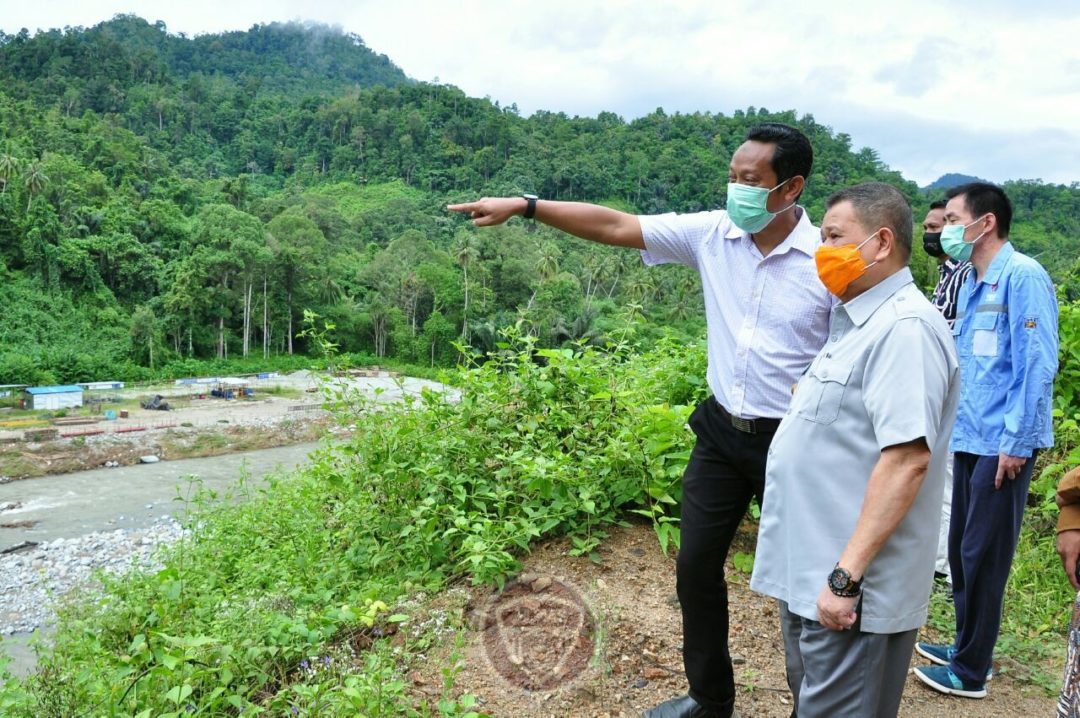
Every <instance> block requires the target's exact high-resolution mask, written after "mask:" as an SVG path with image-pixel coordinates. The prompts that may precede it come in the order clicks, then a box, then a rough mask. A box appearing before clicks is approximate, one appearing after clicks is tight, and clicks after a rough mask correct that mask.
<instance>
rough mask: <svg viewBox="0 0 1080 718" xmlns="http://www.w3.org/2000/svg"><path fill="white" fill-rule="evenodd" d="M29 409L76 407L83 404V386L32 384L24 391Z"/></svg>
mask: <svg viewBox="0 0 1080 718" xmlns="http://www.w3.org/2000/svg"><path fill="white" fill-rule="evenodd" d="M23 394H24V395H25V396H24V402H25V407H26V408H27V409H47V410H49V411H54V410H56V409H74V408H75V407H78V406H82V405H83V390H82V387H81V386H74V385H66V386H31V387H28V388H27V389H25V390H24V391H23Z"/></svg>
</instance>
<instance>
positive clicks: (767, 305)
mask: <svg viewBox="0 0 1080 718" xmlns="http://www.w3.org/2000/svg"><path fill="white" fill-rule="evenodd" d="M798 212H799V221H798V224H796V225H795V228H794V229H793V230H792V231H791V234H789V235H788V236H787V237H786V238H785V239H784V241H783V242H781V243H780V245H779V246H777V247H776V249H774V250H773V251H772V252H770V253H769V256H767V257H763V256H762V255H761V252H760V250H758V248H757V245H756V244H754V240H753V239H752V238H751V236H750V235H749V234H748V233H746V232H744V231H742V230H741V229H739V228H738V227H736V226H735V225H734V224H733V223H732V222H731V220H730V219H729V218H728V214H727V212H725V211H723V210H717V211H713V212H699V213H695V214H663V215H650V216H642V217H639V218H638V219H639V220H640V222H641V231H642V235H643V237H644V239H645V249H644V250H643V251H642V253H641V255H642V258H643V259H644V261H645V263H646V264H648V265H655V264H666V263H672V262H674V263H678V264H685V265H686V266H688V267H691V268H693V269H694V270H696V271H697V272H698V274H700V275H701V284H702V290H703V291H704V295H705V319H706V324H707V326H708V355H709V367H708V372H707V374H706V377H707V380H708V383H709V388H710V389H711V390H712V392H713V395H714V396H715V397H716V400H717V401H718V402H720V404H721V405H722V406H723V407H724V408H725V409H726V410H727V411H728V412H730V413H731V414H732V415H734V416H738V417H743V418H747V419H760V418H769V419H775V418H779V417H781V416H783V414H784V412H785V411H787V408H788V404H789V403H790V402H791V386H792V385H793V384H794V383H795V382H796V381H797V380H798V378H799V376H800V375H801V374H802V373H803V371H804V370H805V369H806V367H807V365H809V364H810V361H811V360H812V359H813V358H814V355H815V354H817V352H818V349H820V348H821V346H822V345H823V344H824V343H825V339H826V337H827V335H828V331H829V310H830V309H831V307H832V305H833V299H832V295H830V294H829V292H828V291H827V290H826V289H825V287H824V285H822V283H821V280H819V279H818V276H817V268H816V265H815V263H814V252H815V251H816V250H817V248H818V246H819V245H820V244H821V235H820V233H819V231H818V229H817V227H814V226H813V225H812V224H811V223H810V219H809V217H807V214H806V212H805V210H803V209H802V208H801V207H800V208H798Z"/></svg>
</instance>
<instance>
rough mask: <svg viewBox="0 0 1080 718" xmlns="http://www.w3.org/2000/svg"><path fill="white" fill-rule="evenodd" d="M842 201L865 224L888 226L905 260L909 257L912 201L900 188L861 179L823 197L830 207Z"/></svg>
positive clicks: (869, 225)
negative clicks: (848, 205)
mask: <svg viewBox="0 0 1080 718" xmlns="http://www.w3.org/2000/svg"><path fill="white" fill-rule="evenodd" d="M841 202H850V203H851V207H852V208H853V209H854V210H855V216H856V217H858V218H859V222H861V223H862V224H863V226H865V227H867V228H872V227H888V228H889V229H891V230H892V232H893V234H894V235H896V242H897V244H899V245H900V246H901V247H902V248H903V251H904V260H905V261H906V260H907V259H908V258H909V257H911V227H912V225H913V224H914V221H913V220H912V217H911V205H910V204H909V203H908V201H907V197H905V196H904V195H902V194H900V190H898V189H896V188H895V187H893V186H892V185H891V184H885V183H884V182H864V183H863V184H857V185H855V186H853V187H847V188H845V189H842V190H840V191H839V192H834V193H833V194H832V196H831V197H829V199H827V200H826V201H825V208H826V209H832V208H833V207H834V206H836V205H838V204H840V203H841Z"/></svg>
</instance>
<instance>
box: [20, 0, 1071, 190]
mask: <svg viewBox="0 0 1080 718" xmlns="http://www.w3.org/2000/svg"><path fill="white" fill-rule="evenodd" d="M122 12H123V13H135V14H138V15H140V16H142V17H144V18H146V19H147V20H149V21H151V22H153V21H156V20H162V21H164V22H165V24H166V25H167V27H168V29H169V31H170V32H174V33H175V32H184V33H187V34H188V35H195V34H201V33H206V32H217V31H221V30H242V29H247V28H248V27H250V26H251V25H253V24H255V23H261V22H271V21H275V20H315V21H319V22H324V23H329V24H334V25H339V26H341V28H343V29H344V30H345V31H347V32H351V33H355V34H357V35H359V36H361V37H362V38H363V39H364V41H365V42H366V44H367V45H368V47H370V48H372V49H373V50H375V51H377V52H380V53H384V54H386V55H388V56H389V57H390V58H391V59H392V60H393V61H394V62H395V63H396V64H397V65H399V66H400V67H401V68H402V69H403V70H404V71H405V72H406V73H407V74H408V75H409V76H411V77H413V78H416V79H418V80H426V81H431V80H435V79H436V78H437V79H438V81H439V82H442V83H446V84H453V85H456V86H458V87H460V88H461V89H462V90H464V91H465V92H466V93H468V94H470V95H474V96H479V97H490V98H491V99H492V100H498V101H499V102H500V103H501V104H503V105H509V104H511V103H517V106H518V108H519V109H520V111H521V113H522V114H523V115H529V114H531V113H532V112H534V111H536V110H551V111H562V112H566V113H567V114H570V115H596V114H597V113H598V112H601V111H605V110H608V111H612V112H615V113H617V114H619V115H621V116H622V117H623V118H625V119H627V120H629V119H632V118H634V117H637V116H640V115H642V114H646V113H648V112H650V111H652V110H654V109H655V108H657V107H663V108H664V110H665V111H667V112H675V111H679V112H694V111H710V112H722V113H725V114H730V113H731V112H733V111H734V110H736V109H740V108H746V107H748V106H755V107H765V108H768V109H770V110H785V109H794V110H796V111H797V112H798V113H800V114H805V113H809V114H812V115H813V116H814V118H815V119H816V120H817V121H818V122H822V123H824V124H827V125H829V126H830V127H832V128H833V129H834V130H836V131H837V132H847V133H848V134H850V135H851V136H852V138H853V142H854V144H855V146H856V147H861V146H870V147H873V148H874V149H876V150H877V151H878V153H879V155H880V157H881V158H882V160H884V161H885V162H886V163H887V164H888V165H889V166H891V167H893V168H894V169H898V170H900V171H901V172H903V174H904V175H905V176H906V177H908V178H910V179H913V180H915V181H917V182H919V183H920V184H925V183H928V182H930V181H933V180H934V179H936V178H937V177H938V176H940V175H941V174H944V173H945V172H962V173H965V174H973V175H977V176H980V177H983V178H986V179H990V180H994V181H1004V180H1006V179H1042V180H1044V181H1047V182H1062V183H1071V182H1075V181H1080V2H1077V0H1024V1H1023V2H1019V1H1018V0H905V1H904V2H903V3H874V2H869V1H868V0H859V1H857V2H856V1H848V0H818V1H817V2H796V1H795V0H788V1H786V2H785V1H783V0H674V1H672V2H657V0H625V1H623V0H604V1H603V2H600V1H599V0H593V1H591V2H590V1H589V0H530V1H529V2H525V1H523V0H457V1H456V2H455V1H454V0H342V1H332V0H304V1H303V2H300V1H299V0H261V1H260V2H248V1H247V0H231V2H221V0H180V1H177V0H170V1H169V2H158V1H150V0H146V1H143V2H134V1H132V0H39V1H38V2H27V1H26V0H0V29H2V30H3V31H5V32H7V33H14V32H17V31H18V30H19V29H20V28H23V27H25V28H28V29H29V30H31V31H34V30H36V29H38V28H43V29H47V28H53V27H64V26H78V25H83V26H89V25H94V24H96V23H98V22H101V21H102V20H105V19H108V18H109V17H111V16H112V15H114V14H116V13H122Z"/></svg>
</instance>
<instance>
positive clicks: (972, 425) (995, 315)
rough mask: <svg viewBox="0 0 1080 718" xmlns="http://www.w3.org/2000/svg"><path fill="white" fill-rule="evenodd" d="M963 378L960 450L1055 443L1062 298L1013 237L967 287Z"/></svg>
mask: <svg viewBox="0 0 1080 718" xmlns="http://www.w3.org/2000/svg"><path fill="white" fill-rule="evenodd" d="M952 332H953V336H954V337H956V344H957V351H959V353H960V370H961V374H962V378H963V381H962V383H961V391H960V411H959V413H958V414H957V417H956V427H955V428H954V429H953V439H952V450H953V451H962V452H965V453H968V454H977V455H979V456H997V455H998V454H999V453H1002V454H1008V455H1009V456H1022V457H1029V456H1031V455H1032V453H1033V452H1034V451H1035V450H1036V449H1040V448H1048V447H1051V446H1053V445H1054V432H1053V427H1052V426H1051V420H1052V416H1053V401H1052V400H1053V390H1054V377H1055V376H1056V375H1057V370H1058V304H1057V297H1056V295H1055V293H1054V284H1053V282H1051V281H1050V276H1049V275H1048V274H1047V273H1046V270H1045V269H1043V268H1042V265H1040V264H1039V263H1038V262H1036V261H1035V260H1034V259H1032V258H1031V257H1028V256H1026V255H1023V254H1021V253H1020V252H1017V251H1016V250H1015V249H1013V246H1012V243H1010V242H1006V243H1005V244H1004V245H1003V246H1002V247H1001V249H1000V250H998V253H997V255H996V256H995V257H994V260H993V261H992V262H990V266H989V267H987V270H986V275H985V276H984V277H983V278H982V279H978V278H977V277H976V276H975V274H974V273H972V274H970V275H969V276H968V278H967V281H966V282H964V285H963V287H962V288H961V290H960V296H959V300H958V302H957V312H956V323H955V324H953V328H952Z"/></svg>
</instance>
